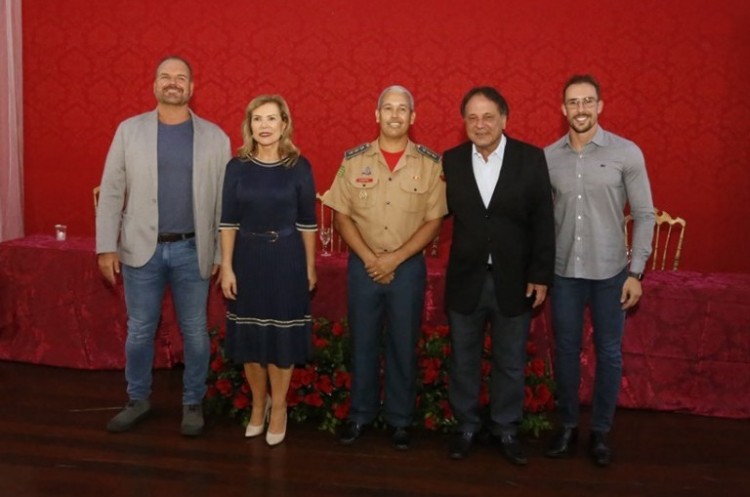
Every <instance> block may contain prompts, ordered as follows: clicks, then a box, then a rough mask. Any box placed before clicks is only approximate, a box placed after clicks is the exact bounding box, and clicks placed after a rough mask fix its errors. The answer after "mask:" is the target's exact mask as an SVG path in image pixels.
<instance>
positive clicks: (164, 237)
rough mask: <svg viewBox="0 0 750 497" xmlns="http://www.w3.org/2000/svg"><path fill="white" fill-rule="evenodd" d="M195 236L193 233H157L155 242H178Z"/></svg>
mask: <svg viewBox="0 0 750 497" xmlns="http://www.w3.org/2000/svg"><path fill="white" fill-rule="evenodd" d="M193 237H195V233H159V236H157V237H156V242H157V243H170V242H180V241H182V240H189V239H190V238H193Z"/></svg>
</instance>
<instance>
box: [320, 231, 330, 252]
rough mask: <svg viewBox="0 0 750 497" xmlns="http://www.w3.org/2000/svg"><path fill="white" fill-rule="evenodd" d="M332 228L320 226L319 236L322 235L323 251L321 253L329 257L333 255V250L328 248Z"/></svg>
mask: <svg viewBox="0 0 750 497" xmlns="http://www.w3.org/2000/svg"><path fill="white" fill-rule="evenodd" d="M331 235H332V233H331V228H330V227H328V228H320V230H319V232H318V236H320V244H321V249H322V250H321V252H320V255H322V256H323V257H328V256H330V255H331V251H330V250H329V249H328V246H329V245H330V244H331Z"/></svg>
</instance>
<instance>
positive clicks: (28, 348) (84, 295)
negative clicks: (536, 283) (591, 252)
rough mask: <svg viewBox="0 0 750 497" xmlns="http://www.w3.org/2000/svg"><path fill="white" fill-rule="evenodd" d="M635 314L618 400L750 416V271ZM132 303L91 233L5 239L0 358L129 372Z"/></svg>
mask: <svg viewBox="0 0 750 497" xmlns="http://www.w3.org/2000/svg"><path fill="white" fill-rule="evenodd" d="M444 264H445V263H444V261H442V260H440V259H435V258H428V281H427V292H426V295H425V297H426V298H425V314H424V322H425V323H426V324H444V323H445V322H446V317H445V314H444V312H443V295H444V284H445V280H444ZM644 292H645V294H644V297H643V299H642V301H641V303H640V304H639V307H638V309H637V310H636V311H635V312H633V313H631V315H629V317H628V320H627V324H626V331H625V339H624V343H623V352H624V356H625V366H624V375H623V383H622V392H621V394H620V399H619V405H621V406H625V407H637V408H653V409H662V410H678V411H687V412H692V413H698V414H706V415H714V416H725V417H735V418H748V417H750V396H749V395H748V392H750V333H748V332H749V331H750V274H705V273H695V272H689V271H677V272H651V273H648V275H647V278H646V280H644ZM312 311H313V315H315V316H320V317H326V318H331V319H339V318H343V317H345V316H346V256H345V255H344V254H337V255H334V256H332V257H325V258H324V257H319V258H318V289H317V290H316V292H315V294H314V296H313V300H312ZM549 322H550V320H549V316H548V310H547V309H545V311H544V312H541V313H539V314H538V315H537V316H536V317H535V318H534V320H533V322H532V339H533V340H534V341H535V342H536V344H537V346H538V347H539V349H540V351H541V354H543V355H546V356H549V355H551V354H550V352H551V350H552V348H553V347H554V337H553V333H552V330H551V327H550V325H549ZM223 323H224V302H223V299H222V297H221V292H220V291H219V289H218V288H216V287H212V290H211V292H210V295H209V326H211V327H215V326H223ZM590 333H591V330H590V327H589V326H587V331H586V334H587V339H586V340H585V343H584V350H583V351H582V361H583V364H584V367H583V373H582V374H583V380H582V384H581V392H580V393H581V397H582V399H583V400H584V401H588V399H590V397H591V387H592V384H593V381H592V378H593V370H594V354H593V346H592V344H591V340H590ZM125 335H126V318H125V304H124V298H123V292H122V285H121V283H120V284H118V285H117V286H115V287H114V288H113V287H110V286H108V285H107V284H106V283H105V282H104V280H103V279H102V278H101V276H100V275H99V271H98V269H97V266H96V258H95V255H94V242H93V240H92V239H91V238H76V237H72V238H70V239H69V240H67V241H64V242H58V241H55V240H54V239H53V238H52V237H51V236H42V235H37V236H29V237H26V238H23V239H18V240H12V241H8V242H4V243H0V359H6V360H14V361H23V362H31V363H39V364H48V365H54V366H65V367H73V368H82V369H120V368H123V367H124V342H125ZM181 360H182V339H181V337H180V333H179V329H178V327H177V324H176V321H175V315H174V311H173V309H172V306H171V300H170V299H169V298H167V299H165V304H164V306H163V313H162V322H161V323H160V326H159V329H158V332H157V337H156V357H155V365H156V367H170V366H172V365H174V364H175V363H178V362H180V361H181Z"/></svg>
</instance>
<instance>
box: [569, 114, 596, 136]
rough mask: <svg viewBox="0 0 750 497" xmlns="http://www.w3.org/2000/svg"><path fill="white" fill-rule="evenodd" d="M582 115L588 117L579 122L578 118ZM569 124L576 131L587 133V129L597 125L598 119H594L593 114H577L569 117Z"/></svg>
mask: <svg viewBox="0 0 750 497" xmlns="http://www.w3.org/2000/svg"><path fill="white" fill-rule="evenodd" d="M581 116H585V117H587V118H588V119H587V120H586V121H584V122H583V123H579V122H578V121H576V118H577V117H581ZM568 124H570V127H571V128H572V129H573V131H575V132H576V133H586V132H587V131H590V130H591V128H593V127H594V126H595V125H596V121H595V120H594V118H593V116H592V115H591V114H576V115H575V116H573V117H572V118H570V119H568Z"/></svg>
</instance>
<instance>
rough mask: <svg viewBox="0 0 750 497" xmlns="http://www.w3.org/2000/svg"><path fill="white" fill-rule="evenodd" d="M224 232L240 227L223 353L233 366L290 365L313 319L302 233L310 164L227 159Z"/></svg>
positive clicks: (305, 353) (309, 220)
mask: <svg viewBox="0 0 750 497" xmlns="http://www.w3.org/2000/svg"><path fill="white" fill-rule="evenodd" d="M220 227H221V228H222V229H233V228H234V229H238V231H237V236H236V239H235V244H234V254H233V259H232V267H233V270H234V273H235V276H236V278H237V300H229V301H228V304H227V335H226V341H225V347H226V353H227V356H228V357H229V358H231V359H232V360H233V361H235V362H238V363H246V362H257V363H260V364H262V365H264V366H266V365H268V364H275V365H277V366H279V367H283V368H286V367H289V366H291V365H294V364H303V363H305V362H306V361H307V360H308V359H309V356H310V342H311V331H312V318H311V316H310V293H309V291H308V281H307V263H306V258H305V248H304V245H303V243H302V237H301V235H300V231H308V230H309V231H314V230H315V229H316V227H317V225H316V220H315V184H314V182H313V176H312V170H311V166H310V163H309V162H308V161H307V159H305V158H304V157H300V158H299V159H298V160H297V162H296V164H294V166H292V167H286V166H284V165H283V164H281V163H273V164H268V163H263V162H259V161H257V160H252V161H242V160H240V159H238V158H234V159H232V160H231V161H230V162H229V164H228V165H227V170H226V174H225V177H224V190H223V198H222V213H221V225H220Z"/></svg>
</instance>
